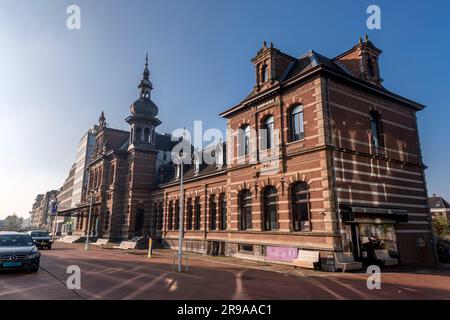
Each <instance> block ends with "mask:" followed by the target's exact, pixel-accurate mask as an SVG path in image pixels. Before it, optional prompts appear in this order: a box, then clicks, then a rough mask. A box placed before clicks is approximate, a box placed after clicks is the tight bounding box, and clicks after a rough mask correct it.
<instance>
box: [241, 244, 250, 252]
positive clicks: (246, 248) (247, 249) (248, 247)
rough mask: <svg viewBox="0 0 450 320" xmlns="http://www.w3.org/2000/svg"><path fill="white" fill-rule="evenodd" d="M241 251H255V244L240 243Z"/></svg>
mask: <svg viewBox="0 0 450 320" xmlns="http://www.w3.org/2000/svg"><path fill="white" fill-rule="evenodd" d="M239 252H244V253H253V246H252V245H250V244H240V245H239Z"/></svg>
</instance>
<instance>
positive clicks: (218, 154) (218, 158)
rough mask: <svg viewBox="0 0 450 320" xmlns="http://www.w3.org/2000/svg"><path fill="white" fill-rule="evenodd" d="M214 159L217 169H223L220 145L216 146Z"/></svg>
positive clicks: (221, 147)
mask: <svg viewBox="0 0 450 320" xmlns="http://www.w3.org/2000/svg"><path fill="white" fill-rule="evenodd" d="M214 158H215V160H216V166H217V168H219V169H221V168H222V167H223V146H222V145H221V144H220V145H218V146H217V148H216V152H215V157H214Z"/></svg>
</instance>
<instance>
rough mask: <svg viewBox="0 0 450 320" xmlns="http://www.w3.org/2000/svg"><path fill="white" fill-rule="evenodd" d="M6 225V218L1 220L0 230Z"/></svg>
mask: <svg viewBox="0 0 450 320" xmlns="http://www.w3.org/2000/svg"><path fill="white" fill-rule="evenodd" d="M5 226H6V223H5V220H0V230H3V228H4V227H5Z"/></svg>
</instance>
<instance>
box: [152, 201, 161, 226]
mask: <svg viewBox="0 0 450 320" xmlns="http://www.w3.org/2000/svg"><path fill="white" fill-rule="evenodd" d="M158 214H159V212H158V204H157V203H156V202H155V203H154V204H153V226H152V227H151V229H152V231H153V232H156V230H158Z"/></svg>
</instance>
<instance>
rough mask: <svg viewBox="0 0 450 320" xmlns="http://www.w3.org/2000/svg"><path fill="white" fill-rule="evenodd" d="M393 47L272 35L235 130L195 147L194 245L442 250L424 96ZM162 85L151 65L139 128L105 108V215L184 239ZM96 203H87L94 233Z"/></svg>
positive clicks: (235, 114)
mask: <svg viewBox="0 0 450 320" xmlns="http://www.w3.org/2000/svg"><path fill="white" fill-rule="evenodd" d="M380 54H381V50H379V49H378V48H376V47H375V46H374V44H373V43H372V42H371V41H369V40H368V38H366V39H364V40H363V39H360V41H359V43H358V44H356V45H355V46H354V47H353V48H351V49H350V50H348V51H346V52H344V53H343V54H340V55H338V56H337V57H335V58H327V57H325V56H323V55H320V54H318V53H317V52H314V51H310V52H308V53H306V54H305V55H303V56H301V57H300V58H295V57H292V56H290V55H288V54H285V53H283V52H281V51H280V50H278V49H276V48H275V47H274V46H273V44H270V45H269V46H267V44H266V43H264V45H263V47H262V48H261V49H260V50H259V51H258V52H257V55H256V56H255V57H254V58H253V59H252V63H253V64H254V67H255V75H256V79H255V86H254V87H253V89H252V91H251V92H250V93H249V95H248V96H247V97H246V98H245V99H244V100H242V101H241V102H240V103H239V104H237V105H235V106H233V107H231V108H228V109H227V110H226V111H224V112H223V113H221V116H222V117H223V118H225V119H226V120H227V138H226V143H224V144H218V145H216V146H213V147H210V148H208V149H205V150H202V151H195V152H194V154H193V156H192V163H190V164H188V165H185V167H184V172H185V174H184V176H183V177H184V185H185V188H184V190H185V194H184V199H185V201H184V204H183V212H184V222H185V225H184V226H183V228H184V229H185V232H184V237H185V242H184V245H185V246H186V248H187V249H188V250H190V251H196V252H202V253H206V254H226V255H231V256H236V257H245V258H249V259H257V260H264V259H265V260H279V261H285V262H289V261H291V260H292V259H293V258H294V257H295V256H296V253H297V250H298V249H305V250H320V251H321V257H322V259H323V261H324V263H325V264H326V261H327V258H329V257H330V254H331V253H332V252H337V251H350V252H353V254H354V256H355V257H356V258H357V259H364V258H366V257H367V254H368V252H369V249H368V248H369V246H370V245H373V243H374V241H376V242H377V243H378V245H380V246H382V247H383V248H386V249H388V250H389V251H390V253H391V255H395V256H399V258H400V261H401V262H402V263H417V262H420V263H433V262H434V250H433V243H432V241H433V239H432V229H431V224H430V211H429V207H428V202H427V190H426V182H425V176H424V170H425V166H424V164H423V162H422V156H421V149H420V142H419V133H418V128H417V120H416V112H417V111H420V110H422V109H423V108H424V106H423V105H421V104H419V103H416V102H414V101H411V100H409V99H406V98H404V97H401V96H399V95H397V94H395V93H393V92H391V91H389V90H387V89H386V88H384V87H383V85H382V79H381V76H380V68H379V64H378V59H379V56H380ZM152 88H153V87H152V84H151V82H150V80H149V72H148V68H147V66H146V68H145V71H144V78H143V80H142V81H141V84H140V85H139V89H140V98H139V99H138V100H137V101H136V102H135V103H133V104H132V105H131V108H130V110H131V116H130V117H128V118H127V119H126V121H127V122H128V123H129V124H130V132H127V131H120V130H116V129H112V128H108V127H106V126H105V120H104V117H103V116H102V117H101V118H100V121H99V123H100V125H99V126H100V129H99V131H98V133H97V135H96V151H95V152H94V156H93V160H92V161H91V163H89V165H88V166H89V171H90V182H89V188H88V189H89V190H90V191H91V192H92V193H93V195H94V196H93V205H94V211H93V212H94V218H93V223H92V224H91V227H92V226H94V228H96V229H95V230H96V231H95V232H97V233H98V234H99V235H100V236H103V237H109V238H114V239H126V238H131V237H133V236H135V235H140V234H148V235H151V236H153V237H160V238H161V239H163V241H164V242H165V243H167V244H168V245H170V246H171V247H173V248H176V247H177V245H178V243H177V239H178V228H179V227H180V220H179V210H180V203H179V202H180V168H179V165H178V166H173V165H172V164H171V162H170V158H169V159H167V153H169V154H170V150H171V149H172V147H173V144H174V142H172V141H171V139H170V138H171V137H170V136H169V135H159V134H156V133H155V128H156V127H157V126H158V125H159V124H160V121H159V120H158V119H157V118H156V116H157V113H158V109H157V107H156V105H155V104H154V103H153V102H152V101H151V99H150V92H151V90H152ZM164 139H166V141H164ZM205 156H210V157H213V158H214V159H215V162H214V163H212V164H211V163H210V164H205V163H204V161H202V159H203V158H204V157H205ZM161 159H163V160H161ZM88 206H89V203H88V201H85V203H84V209H83V210H84V211H83V210H82V211H78V212H77V213H76V214H77V217H78V218H77V228H78V230H79V231H80V232H86V212H87V211H86V209H87V208H88Z"/></svg>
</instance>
